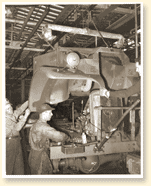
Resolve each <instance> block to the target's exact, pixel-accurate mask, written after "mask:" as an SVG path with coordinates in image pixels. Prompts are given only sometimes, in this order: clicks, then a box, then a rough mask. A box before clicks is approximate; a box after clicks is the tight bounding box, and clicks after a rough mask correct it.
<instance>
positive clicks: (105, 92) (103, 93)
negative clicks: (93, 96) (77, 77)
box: [100, 88, 110, 98]
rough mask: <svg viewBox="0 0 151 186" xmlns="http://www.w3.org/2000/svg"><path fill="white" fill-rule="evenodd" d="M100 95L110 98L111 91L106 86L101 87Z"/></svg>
mask: <svg viewBox="0 0 151 186" xmlns="http://www.w3.org/2000/svg"><path fill="white" fill-rule="evenodd" d="M100 96H105V97H106V98H109V97H110V92H109V91H108V90H107V89H105V88H101V89H100Z"/></svg>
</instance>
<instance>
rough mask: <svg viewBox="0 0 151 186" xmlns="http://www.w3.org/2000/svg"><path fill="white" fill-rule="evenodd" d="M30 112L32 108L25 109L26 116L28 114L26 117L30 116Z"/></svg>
mask: <svg viewBox="0 0 151 186" xmlns="http://www.w3.org/2000/svg"><path fill="white" fill-rule="evenodd" d="M29 114H30V109H29V108H27V109H26V110H25V116H26V117H28V116H29Z"/></svg>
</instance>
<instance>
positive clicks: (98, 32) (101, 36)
mask: <svg viewBox="0 0 151 186" xmlns="http://www.w3.org/2000/svg"><path fill="white" fill-rule="evenodd" d="M91 21H92V23H93V25H94V27H95V29H96V30H97V31H98V33H99V35H100V36H101V38H102V40H103V42H104V43H105V45H106V46H107V47H108V48H109V46H108V44H107V43H106V41H105V40H104V38H103V36H102V34H101V32H100V31H99V30H98V28H97V27H96V24H95V23H94V21H93V19H92V17H91Z"/></svg>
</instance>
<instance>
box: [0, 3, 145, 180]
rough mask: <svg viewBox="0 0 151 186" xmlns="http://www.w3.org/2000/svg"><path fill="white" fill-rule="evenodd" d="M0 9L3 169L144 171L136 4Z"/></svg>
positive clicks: (60, 173) (137, 174)
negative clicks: (0, 33) (1, 34)
mask: <svg viewBox="0 0 151 186" xmlns="http://www.w3.org/2000/svg"><path fill="white" fill-rule="evenodd" d="M2 8H3V12H2V14H3V17H2V20H3V23H2V24H3V32H2V33H3V59H4V60H3V61H5V62H4V65H3V67H4V68H3V71H4V74H3V75H4V76H3V84H4V94H3V106H4V108H5V109H4V110H5V111H4V114H3V119H4V121H5V125H3V136H2V139H3V172H2V173H3V177H4V178H13V177H15V178H36V177H38V178H70V177H71V178H73V177H76V178H85V177H88V178H94V177H95V178H143V3H136V4H135V3H127V2H121V3H112V4H111V3H99V4H93V2H92V4H90V3H81V4H77V3H74V2H73V3H70V4H67V3H62V4H61V3H59V4H55V3H51V2H50V4H48V3H43V2H41V3H28V4H27V3H26V2H22V3H10V2H9V3H6V2H5V3H3V7H2ZM4 45H5V46H4Z"/></svg>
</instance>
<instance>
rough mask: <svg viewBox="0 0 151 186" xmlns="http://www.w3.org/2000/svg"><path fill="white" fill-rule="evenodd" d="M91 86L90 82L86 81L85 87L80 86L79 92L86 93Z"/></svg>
mask: <svg viewBox="0 0 151 186" xmlns="http://www.w3.org/2000/svg"><path fill="white" fill-rule="evenodd" d="M91 86H92V81H91V80H89V79H88V80H87V82H86V85H85V86H81V91H83V92H87V91H89V90H90V88H91Z"/></svg>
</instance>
